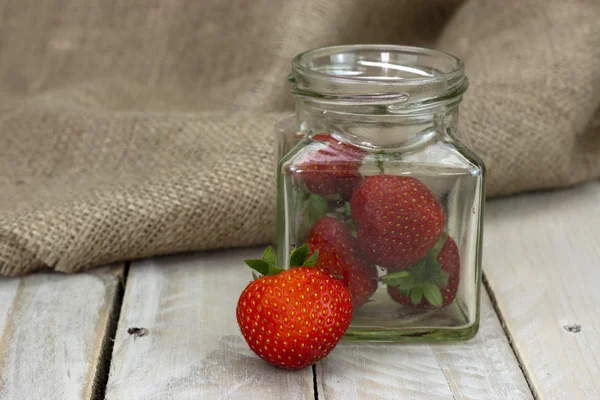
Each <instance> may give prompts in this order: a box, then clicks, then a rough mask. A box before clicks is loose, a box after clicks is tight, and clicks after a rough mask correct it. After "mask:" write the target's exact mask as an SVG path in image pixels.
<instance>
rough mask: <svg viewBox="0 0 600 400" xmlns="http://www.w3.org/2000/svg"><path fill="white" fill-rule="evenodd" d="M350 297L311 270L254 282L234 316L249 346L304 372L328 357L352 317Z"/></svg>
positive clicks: (327, 277)
mask: <svg viewBox="0 0 600 400" xmlns="http://www.w3.org/2000/svg"><path fill="white" fill-rule="evenodd" d="M352 311H353V309H352V298H351V296H350V292H348V289H346V288H345V287H344V286H343V285H342V283H341V282H340V281H339V280H338V279H336V278H334V277H332V276H331V275H329V274H327V273H325V272H323V271H321V270H319V269H317V268H313V267H297V268H291V269H289V270H287V271H284V272H281V273H279V274H277V275H275V276H263V277H261V278H258V279H256V280H255V281H253V282H251V283H250V284H249V285H248V286H247V287H246V289H244V292H243V293H242V295H241V296H240V299H239V301H238V305H237V310H236V316H237V321H238V324H239V326H240V329H241V331H242V335H243V336H244V339H246V342H247V343H248V346H250V348H251V349H252V351H254V352H255V353H256V354H257V355H258V356H259V357H260V358H262V359H263V360H265V361H267V362H268V363H271V364H273V365H276V366H278V367H280V368H284V369H301V368H304V367H307V366H309V365H312V364H314V363H316V362H317V361H319V360H320V359H322V358H323V357H325V356H326V355H327V354H329V352H331V350H333V348H334V347H335V346H336V345H337V344H338V342H339V341H340V340H341V339H342V336H343V335H344V333H345V332H346V330H347V329H348V326H349V325H350V320H351V318H352Z"/></svg>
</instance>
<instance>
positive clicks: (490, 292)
mask: <svg viewBox="0 0 600 400" xmlns="http://www.w3.org/2000/svg"><path fill="white" fill-rule="evenodd" d="M482 284H483V287H484V289H485V291H486V292H487V294H488V296H489V297H490V301H491V303H492V307H493V308H494V311H495V312H496V316H497V317H498V321H500V326H501V327H502V330H503V331H504V335H506V339H507V340H508V345H509V346H510V349H511V350H512V352H513V354H514V355H515V358H516V360H517V363H518V365H519V368H520V369H521V372H522V373H523V377H524V378H525V382H527V386H528V387H529V390H530V391H531V395H532V396H533V398H534V400H538V399H539V398H540V397H539V394H538V392H537V391H536V390H535V388H534V386H533V384H532V383H531V377H530V376H529V374H528V373H527V368H525V365H524V363H523V359H522V358H521V355H520V354H519V350H518V349H517V347H516V346H515V343H514V339H513V337H512V335H511V334H510V330H509V329H508V327H507V326H506V322H505V321H504V316H503V315H502V310H500V307H498V303H497V302H496V296H495V295H494V291H493V289H492V287H491V286H490V283H489V282H488V280H487V278H486V276H485V271H484V272H483V274H482Z"/></svg>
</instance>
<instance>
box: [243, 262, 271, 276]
mask: <svg viewBox="0 0 600 400" xmlns="http://www.w3.org/2000/svg"><path fill="white" fill-rule="evenodd" d="M244 262H245V263H246V264H247V265H248V266H249V267H250V268H252V269H253V270H255V271H257V272H259V273H260V274H262V275H269V263H268V262H266V261H265V260H245V261H244Z"/></svg>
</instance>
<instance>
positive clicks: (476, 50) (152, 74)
mask: <svg viewBox="0 0 600 400" xmlns="http://www.w3.org/2000/svg"><path fill="white" fill-rule="evenodd" d="M0 10H1V11H0V188H1V196H0V274H3V275H20V274H23V273H27V272H31V271H35V270H39V269H45V268H54V269H57V270H60V271H64V272H73V271H77V270H80V269H82V268H85V267H90V266H94V265H98V264H102V263H108V262H112V261H116V260H124V259H134V258H138V257H144V256H150V255H154V254H165V253H171V252H178V251H186V250H197V249H212V248H223V247H232V246H246V245H254V244H261V243H265V242H267V241H269V239H270V238H271V237H272V232H273V228H274V220H275V201H274V197H275V190H274V171H273V163H274V153H273V146H272V126H273V124H274V122H275V120H276V119H277V118H278V117H279V116H281V115H282V114H283V113H284V112H285V111H286V110H291V105H292V100H291V98H290V96H289V95H288V93H287V89H288V88H287V86H286V84H285V77H286V75H287V73H288V72H289V63H290V60H291V58H292V57H293V56H294V55H295V54H297V53H299V52H301V51H303V50H306V49H309V48H314V47H319V46H325V45H333V44H344V43H397V44H412V45H422V46H429V47H437V48H440V49H442V50H446V51H449V52H451V53H454V54H456V55H457V56H459V57H461V58H462V59H463V60H464V61H465V63H466V65H467V74H468V76H469V78H470V80H471V88H470V89H469V91H468V93H467V97H466V99H465V102H464V103H463V106H462V109H461V127H462V130H463V132H464V134H465V135H466V136H467V137H468V139H469V142H470V145H472V147H473V148H474V149H475V151H476V152H478V153H479V154H480V155H481V156H482V158H483V159H484V160H485V162H486V164H487V166H488V169H489V179H488V193H489V194H490V195H492V196H495V195H506V194H511V193H514V192H518V191H523V190H530V189H538V188H548V187H561V186H566V185H571V184H574V183H576V182H580V181H583V180H586V179H591V178H595V177H598V176H599V175H600V24H599V23H598V21H600V2H599V1H597V0H589V1H562V0H549V1H541V0H540V1H533V0H521V1H519V0H510V1H495V0H488V1H478V0H471V1H466V2H461V1H456V0H436V1H427V2H425V1H421V2H416V1H408V0H405V1H402V0H373V1H367V0H363V1H360V0H354V1H350V0H331V1H327V2H324V1H321V0H307V1H292V0H288V1H283V0H281V1H280V0H262V1H244V0H225V1H223V0H219V1H218V0H202V1H198V0H195V1H191V0H181V1H168V2H166V1H148V0H129V1H125V2H123V1H119V2H117V1H114V0H68V1H66V2H65V1H63V0H47V1H41V2H40V1H34V0H0Z"/></svg>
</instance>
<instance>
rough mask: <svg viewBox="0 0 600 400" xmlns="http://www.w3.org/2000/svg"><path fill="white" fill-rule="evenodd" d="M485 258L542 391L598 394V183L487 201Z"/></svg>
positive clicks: (546, 395)
mask: <svg viewBox="0 0 600 400" xmlns="http://www.w3.org/2000/svg"><path fill="white" fill-rule="evenodd" d="M483 254H484V260H485V262H484V265H485V268H484V270H485V274H486V277H487V280H488V282H489V286H490V288H491V290H492V292H493V294H494V296H495V298H496V302H497V305H498V308H499V310H500V312H501V314H502V315H503V317H504V320H505V323H506V327H507V329H508V332H509V334H510V336H511V338H512V340H513V342H514V346H515V349H516V351H517V354H518V355H519V358H520V359H521V361H522V364H523V366H524V368H525V370H526V372H527V374H528V376H529V380H530V382H531V384H532V387H533V389H534V391H535V392H536V394H537V396H538V397H539V398H540V399H567V398H569V399H600V289H599V285H600V183H597V182H594V183H589V184H586V185H583V186H579V187H576V188H572V189H569V190H564V191H555V192H547V193H537V194H528V195H522V196H518V197H514V198H509V199H503V200H497V201H493V202H490V203H489V204H488V206H487V212H486V232H485V238H484V252H483Z"/></svg>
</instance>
